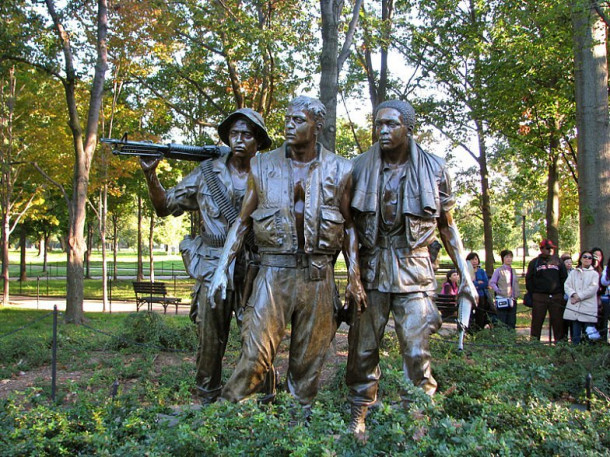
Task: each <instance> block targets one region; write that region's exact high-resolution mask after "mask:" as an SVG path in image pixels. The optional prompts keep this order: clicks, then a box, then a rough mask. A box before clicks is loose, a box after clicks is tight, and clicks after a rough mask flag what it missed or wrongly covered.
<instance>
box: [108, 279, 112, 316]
mask: <svg viewBox="0 0 610 457" xmlns="http://www.w3.org/2000/svg"><path fill="white" fill-rule="evenodd" d="M108 312H109V313H110V314H112V275H111V274H110V271H109V272H108Z"/></svg>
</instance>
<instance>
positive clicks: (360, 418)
mask: <svg viewBox="0 0 610 457" xmlns="http://www.w3.org/2000/svg"><path fill="white" fill-rule="evenodd" d="M368 409H369V408H368V406H364V405H352V417H351V419H350V423H349V428H348V430H349V432H350V433H351V434H352V435H354V436H355V437H356V438H358V439H362V438H363V437H364V436H365V432H366V423H365V419H366V413H367V411H368Z"/></svg>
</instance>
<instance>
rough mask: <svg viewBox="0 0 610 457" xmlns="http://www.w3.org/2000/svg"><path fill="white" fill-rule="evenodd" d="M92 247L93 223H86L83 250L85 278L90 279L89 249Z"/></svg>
mask: <svg viewBox="0 0 610 457" xmlns="http://www.w3.org/2000/svg"><path fill="white" fill-rule="evenodd" d="M92 248H93V224H92V223H91V222H88V223H87V250H86V251H85V278H87V279H91V249H92Z"/></svg>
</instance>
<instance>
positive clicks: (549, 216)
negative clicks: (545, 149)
mask: <svg viewBox="0 0 610 457" xmlns="http://www.w3.org/2000/svg"><path fill="white" fill-rule="evenodd" d="M557 148H559V138H557V136H556V135H554V134H551V138H550V144H549V149H550V150H549V171H548V181H547V197H546V237H547V239H549V240H551V241H553V243H554V244H555V246H557V252H556V253H557V254H558V253H559V247H560V246H559V171H558V166H559V151H558V150H557Z"/></svg>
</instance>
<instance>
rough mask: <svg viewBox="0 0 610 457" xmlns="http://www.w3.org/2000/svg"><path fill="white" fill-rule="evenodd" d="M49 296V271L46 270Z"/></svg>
mask: <svg viewBox="0 0 610 457" xmlns="http://www.w3.org/2000/svg"><path fill="white" fill-rule="evenodd" d="M48 296H49V272H48V271H47V297H48Z"/></svg>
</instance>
